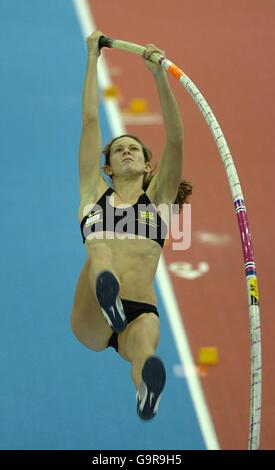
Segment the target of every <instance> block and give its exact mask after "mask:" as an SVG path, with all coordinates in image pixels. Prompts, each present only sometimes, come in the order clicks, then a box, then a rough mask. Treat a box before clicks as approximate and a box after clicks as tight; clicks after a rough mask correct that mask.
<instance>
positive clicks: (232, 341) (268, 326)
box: [90, 0, 275, 449]
mask: <svg viewBox="0 0 275 470" xmlns="http://www.w3.org/2000/svg"><path fill="white" fill-rule="evenodd" d="M90 4H91V6H92V11H93V14H94V17H95V21H96V25H97V27H98V29H100V30H101V31H103V32H104V33H105V34H106V35H108V36H110V37H113V38H116V39H122V40H126V41H131V42H135V43H137V44H141V45H146V44H147V43H154V44H156V45H157V46H158V47H160V48H161V49H164V50H165V51H166V57H167V58H169V59H170V60H171V61H173V62H174V63H176V64H177V65H178V66H179V67H181V68H182V69H183V70H184V71H185V72H186V73H187V75H188V76H189V77H190V78H191V80H193V81H194V83H196V84H197V86H198V88H199V89H200V91H201V92H202V93H203V94H204V96H205V98H206V100H207V101H208V103H209V104H210V106H211V108H212V109H213V111H214V113H215V115H216V117H217V119H218V121H219V122H220V124H221V127H222V129H223V132H224V134H225V138H226V139H227V141H228V144H229V147H230V150H231V151H232V154H233V158H234V161H235V165H236V168H237V171H238V173H239V177H240V181H241V184H242V187H243V190H244V196H245V201H246V205H247V209H248V217H249V222H250V227H251V231H252V237H253V244H254V251H255V258H256V264H257V269H258V277H259V291H260V301H261V312H262V338H263V367H264V369H263V420H262V434H261V436H262V437H261V448H262V449H272V448H274V442H275V424H274V416H275V402H274V390H275V366H274V359H273V349H274V338H273V336H274V333H273V332H274V327H275V317H274V313H273V309H272V298H273V291H274V274H273V270H272V267H271V262H270V261H271V259H272V258H271V257H272V247H273V242H274V239H275V220H274V206H275V200H274V199H275V198H274V191H272V188H273V186H274V182H273V179H274V174H275V171H274V128H273V123H274V121H275V109H274V105H273V98H272V97H273V96H274V92H275V90H274V87H275V66H274V60H273V62H272V58H273V55H274V53H273V44H274V42H275V24H274V23H275V4H274V2H271V1H270V0H262V1H261V2H259V1H258V0H244V1H243V2H239V0H232V1H231V2H229V3H226V2H220V1H219V0H208V1H207V2H202V1H200V0H193V2H191V3H190V2H187V1H186V0H173V1H172V3H171V2H170V3H169V8H168V6H167V8H165V7H164V6H163V5H162V6H161V7H160V5H159V2H157V1H156V0H152V1H151V2H149V3H148V2H146V1H145V0H140V1H139V2H130V3H129V1H128V0H117V1H116V2H115V3H114V4H113V3H112V6H111V7H107V6H106V3H104V2H96V1H93V0H90ZM104 54H105V57H106V59H107V63H108V65H109V66H111V67H119V69H121V72H122V73H121V74H120V75H117V76H115V77H114V78H113V81H114V82H115V84H117V85H118V86H119V88H120V90H121V93H122V95H123V98H122V99H121V106H122V107H126V106H127V103H128V102H129V101H130V99H132V98H133V97H145V98H146V99H147V100H148V102H149V110H150V111H154V112H157V111H159V110H160V108H159V104H158V98H157V94H156V91H155V87H154V83H153V79H152V77H151V76H150V73H149V72H148V70H147V69H146V67H145V66H143V64H142V59H141V58H140V57H137V56H134V55H130V54H128V53H126V52H121V51H117V50H110V51H109V50H106V51H105V52H104ZM129 77H131V79H129ZM170 82H171V84H172V86H173V90H174V92H175V96H176V98H177V100H178V103H179V105H180V108H181V111H182V116H183V119H184V124H185V164H184V175H185V176H186V177H187V178H188V179H190V180H191V181H192V182H193V184H194V195H193V197H192V231H193V233H195V232H196V231H207V232H212V233H217V234H228V235H229V236H230V239H231V242H230V243H228V244H225V245H218V246H215V245H214V246H213V245H209V244H204V243H202V242H200V241H199V240H197V239H196V238H195V237H193V239H192V245H191V249H190V250H188V251H186V252H182V253H179V252H172V251H171V247H170V245H168V246H167V247H166V248H165V258H166V261H167V264H169V263H171V262H177V261H186V262H190V263H192V264H193V265H194V266H196V265H197V264H198V263H199V262H201V261H204V262H207V263H208V264H209V266H210V271H209V272H208V273H206V274H205V275H203V276H202V277H200V278H197V279H195V280H192V281H191V280H186V279H182V278H177V277H175V276H174V275H172V280H173V286H174V289H175V292H176V296H177V299H178V302H179V305H180V308H181V309H182V315H183V319H184V324H185V327H186V329H187V333H188V335H189V340H190V343H191V348H192V351H193V355H194V357H196V356H197V352H198V349H199V347H200V346H217V347H218V348H219V352H220V363H219V365H217V366H213V367H212V368H211V369H209V370H208V375H207V377H201V383H202V386H203V389H204V392H205V395H206V398H207V402H208V404H209V408H210V412H211V415H212V418H213V421H214V424H215V428H216V431H217V435H218V439H219V442H220V445H221V448H223V449H246V448H247V440H248V423H249V384H250V378H249V322H248V311H247V301H246V287H245V278H244V274H243V264H242V252H241V244H240V240H239V234H238V228H237V224H236V221H235V215H234V210H233V205H232V202H231V196H230V192H229V188H228V186H227V181H226V176H225V173H224V169H223V167H222V164H221V162H220V157H219V155H218V151H217V149H216V147H215V144H214V142H213V140H212V136H211V134H210V131H209V130H208V128H207V126H206V124H205V122H204V120H203V117H202V116H201V114H200V112H199V111H198V109H197V108H196V105H195V104H194V103H193V101H192V99H191V98H190V97H189V96H188V95H187V93H186V92H185V91H184V90H183V89H182V87H180V86H179V84H178V83H177V82H176V80H175V81H174V83H173V79H170ZM127 129H128V130H129V131H130V132H131V133H136V134H137V135H138V136H139V137H140V138H141V139H143V140H144V141H145V142H146V143H148V145H149V146H151V148H152V150H153V153H154V155H156V156H159V155H160V152H161V149H162V145H163V142H164V134H163V135H162V136H161V137H160V127H159V125H151V126H145V125H144V126H142V125H139V126H137V125H128V126H127ZM156 159H157V158H156Z"/></svg>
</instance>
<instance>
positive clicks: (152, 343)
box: [118, 313, 166, 420]
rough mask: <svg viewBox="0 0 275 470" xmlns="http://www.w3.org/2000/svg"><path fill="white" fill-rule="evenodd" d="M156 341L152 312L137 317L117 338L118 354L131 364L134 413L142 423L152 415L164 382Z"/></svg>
mask: <svg viewBox="0 0 275 470" xmlns="http://www.w3.org/2000/svg"><path fill="white" fill-rule="evenodd" d="M158 342H159V319H158V317H157V316H156V315H155V314H154V313H145V314H143V315H141V316H139V317H138V318H136V320H134V321H133V322H131V323H130V324H129V325H128V327H127V329H126V330H125V332H123V333H121V334H120V335H119V336H118V350H119V353H120V355H121V356H122V357H123V358H124V359H126V360H128V361H130V362H131V364H132V379H133V382H134V384H135V386H136V389H137V413H138V415H139V417H140V418H142V419H145V420H148V419H151V418H153V417H154V416H155V414H156V412H157V410H158V406H159V402H160V398H161V394H162V390H163V388H164V385H165V380H166V373H165V368H164V365H163V363H162V361H161V360H160V359H159V358H158V357H157V356H155V351H156V347H157V345H158Z"/></svg>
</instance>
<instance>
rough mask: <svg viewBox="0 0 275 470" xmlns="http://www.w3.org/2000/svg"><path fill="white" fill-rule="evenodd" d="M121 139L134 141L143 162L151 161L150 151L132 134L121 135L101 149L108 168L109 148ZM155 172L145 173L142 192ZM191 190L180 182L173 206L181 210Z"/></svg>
mask: <svg viewBox="0 0 275 470" xmlns="http://www.w3.org/2000/svg"><path fill="white" fill-rule="evenodd" d="M122 137H130V138H131V139H134V140H136V141H137V142H138V143H139V144H140V145H141V147H142V150H143V155H144V160H145V162H150V161H151V159H152V152H151V150H150V149H149V148H148V147H147V146H146V145H145V144H144V143H143V142H142V141H141V140H140V139H139V138H138V137H136V136H135V135H132V134H123V135H120V136H119V137H115V138H114V139H112V140H111V142H109V143H108V144H107V145H105V147H104V149H103V154H104V155H105V164H106V165H109V166H110V154H111V146H112V145H113V143H114V142H115V141H116V140H118V139H121V138H122ZM155 172H156V167H155V168H154V169H153V170H152V171H151V172H150V173H149V174H148V173H146V174H145V175H144V179H143V184H142V189H143V190H144V191H146V189H147V188H148V186H149V184H150V182H151V180H152V178H153V176H154V174H155ZM192 188H193V187H192V184H191V183H189V182H188V181H185V180H182V181H181V183H180V185H179V187H178V193H177V197H176V199H175V201H174V204H178V205H179V208H180V209H181V208H182V206H183V204H185V203H187V202H188V196H190V195H191V194H192Z"/></svg>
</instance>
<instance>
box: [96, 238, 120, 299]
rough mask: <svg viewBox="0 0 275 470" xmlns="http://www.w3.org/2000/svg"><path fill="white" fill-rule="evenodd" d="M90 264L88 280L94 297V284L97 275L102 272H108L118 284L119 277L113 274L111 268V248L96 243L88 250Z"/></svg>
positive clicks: (113, 271)
mask: <svg viewBox="0 0 275 470" xmlns="http://www.w3.org/2000/svg"><path fill="white" fill-rule="evenodd" d="M89 253H90V258H91V263H90V269H89V280H90V286H91V289H92V290H93V292H94V294H95V295H96V282H97V278H98V275H99V274H100V273H101V272H102V271H109V272H111V273H112V274H113V276H114V277H115V278H116V280H117V281H118V283H120V280H119V277H118V275H117V274H116V272H115V269H114V266H113V254H112V250H111V248H110V247H109V246H108V245H107V244H106V243H104V242H103V241H96V242H95V243H94V244H93V245H92V246H91V247H90V248H89Z"/></svg>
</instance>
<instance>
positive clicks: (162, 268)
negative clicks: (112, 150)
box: [73, 0, 219, 450]
mask: <svg viewBox="0 0 275 470" xmlns="http://www.w3.org/2000/svg"><path fill="white" fill-rule="evenodd" d="M73 4H74V7H75V10H76V13H77V17H78V19H79V23H80V27H81V30H82V33H83V37H84V39H86V38H87V37H88V36H89V35H90V34H91V33H92V32H93V31H95V30H96V27H95V23H94V20H93V18H92V13H91V11H90V8H89V7H88V4H87V1H86V0H73ZM98 80H99V86H100V88H105V87H106V86H108V85H110V84H111V80H110V78H109V74H108V70H107V67H106V64H105V61H104V57H102V55H101V59H100V61H99V63H98ZM104 104H105V108H106V112H107V115H108V117H109V122H110V126H111V131H112V135H113V136H117V135H120V134H124V133H125V128H124V125H123V121H122V118H121V113H120V110H119V106H118V104H117V102H116V100H111V101H110V100H109V101H108V100H107V101H105V102H104ZM156 279H157V283H158V286H159V292H160V294H161V297H162V301H163V304H164V306H165V309H166V313H167V316H168V321H169V323H170V327H171V329H172V332H173V335H174V340H175V344H176V347H177V350H178V354H179V357H180V360H181V363H182V366H183V370H184V371H190V370H195V364H194V361H193V357H192V353H191V349H190V346H189V342H188V338H187V335H186V331H185V329H184V325H183V321H182V317H181V314H180V311H179V306H178V304H177V301H176V298H175V293H174V291H173V286H172V283H171V280H170V277H169V274H168V272H167V268H166V264H165V260H164V257H163V255H162V256H161V258H160V262H159V266H158V270H157V275H156ZM185 378H186V381H187V384H188V388H189V392H190V395H191V398H192V401H193V405H194V408H195V411H196V415H197V418H198V422H199V425H200V429H201V432H202V435H203V438H204V441H205V444H206V447H207V449H208V450H219V443H218V440H217V436H216V432H215V429H214V425H213V422H212V420H211V417H210V414H209V411H208V408H207V404H206V401H205V398H204V394H203V391H202V388H201V384H200V381H199V379H198V376H197V374H188V373H187V374H185Z"/></svg>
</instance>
